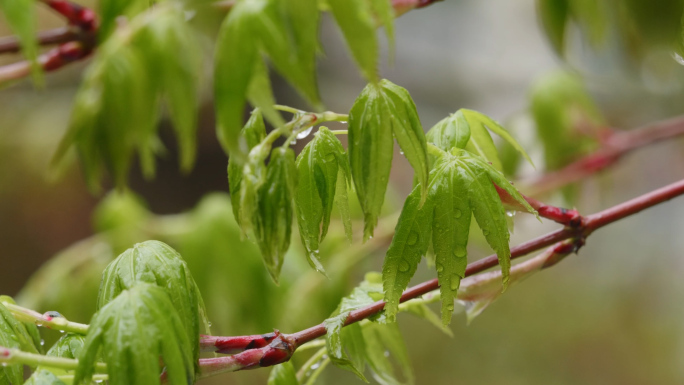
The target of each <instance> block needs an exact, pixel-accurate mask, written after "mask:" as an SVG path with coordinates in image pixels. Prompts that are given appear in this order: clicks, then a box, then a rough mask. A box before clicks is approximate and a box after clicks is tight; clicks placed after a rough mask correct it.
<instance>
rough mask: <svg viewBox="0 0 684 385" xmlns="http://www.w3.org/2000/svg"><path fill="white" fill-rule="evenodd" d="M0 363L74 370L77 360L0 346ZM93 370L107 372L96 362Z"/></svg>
mask: <svg viewBox="0 0 684 385" xmlns="http://www.w3.org/2000/svg"><path fill="white" fill-rule="evenodd" d="M0 363H2V364H8V365H11V364H23V365H28V366H33V367H35V366H46V367H50V368H56V369H63V370H76V368H77V367H78V360H76V359H72V358H63V357H50V356H44V355H42V354H35V353H27V352H23V351H21V350H19V349H8V348H5V347H2V346H0ZM95 371H96V372H99V373H106V372H107V365H106V364H104V363H102V362H98V363H96V364H95Z"/></svg>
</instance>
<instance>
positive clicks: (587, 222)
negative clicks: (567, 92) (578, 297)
mask: <svg viewBox="0 0 684 385" xmlns="http://www.w3.org/2000/svg"><path fill="white" fill-rule="evenodd" d="M683 194H684V180H681V181H679V182H676V183H673V184H671V185H668V186H665V187H663V188H660V189H658V190H655V191H652V192H650V193H648V194H645V195H642V196H640V197H638V198H634V199H632V200H629V201H627V202H624V203H622V204H619V205H617V206H614V207H611V208H609V209H606V210H603V211H601V212H598V213H596V214H592V215H589V216H586V217H580V218H582V219H581V221H580V223H578V224H577V225H576V226H574V227H570V226H566V227H565V228H563V229H560V230H556V231H554V232H552V233H549V234H547V235H544V236H541V237H538V238H535V239H533V240H530V241H527V242H525V243H523V244H521V245H518V246H516V247H514V248H512V249H511V259H514V258H519V257H522V256H524V255H527V254H529V253H531V252H533V251H536V250H539V249H542V248H544V247H547V246H551V245H554V244H555V246H554V248H553V250H552V251H553V254H554V255H556V256H557V258H552V259H551V260H549V261H548V262H547V263H546V264H545V266H544V267H549V266H552V265H554V264H555V263H557V262H558V261H560V260H561V259H562V258H563V257H564V256H566V255H568V254H569V253H571V252H576V251H577V250H578V249H579V248H580V247H581V246H582V245H584V240H585V238H586V237H587V236H589V235H590V234H591V233H593V232H594V231H595V230H598V229H599V228H601V227H604V226H606V225H609V224H611V223H613V222H616V221H618V220H620V219H623V218H625V217H628V216H631V215H634V214H636V213H638V212H640V211H642V210H645V209H647V208H650V207H653V206H655V205H658V204H660V203H663V202H665V201H668V200H670V199H672V198H675V197H677V196H680V195H683ZM566 240H571V242H567V241H566ZM496 265H498V257H497V256H496V255H490V256H489V257H486V258H483V259H481V260H479V261H476V262H473V263H471V264H469V265H468V267H467V268H466V273H465V275H466V277H467V276H471V275H473V274H476V273H480V272H483V271H484V270H487V269H489V268H491V267H494V266H496ZM438 288H439V282H438V281H437V279H432V280H430V281H427V282H423V283H421V284H418V285H416V286H413V287H411V288H409V289H407V290H406V291H404V293H403V295H402V296H401V300H400V302H405V301H408V300H411V299H414V298H418V297H420V296H421V295H424V294H427V293H429V292H431V291H433V290H436V289H438ZM384 307H385V302H384V301H378V302H375V303H373V304H371V305H368V306H366V307H364V308H361V309H358V310H355V311H352V312H351V313H350V314H349V316H348V317H347V320H346V321H345V325H349V324H353V323H355V322H359V321H361V320H363V319H366V318H368V317H370V316H372V315H375V314H377V313H379V312H381V311H382V310H383V309H384ZM325 334H326V328H325V324H323V323H321V324H318V325H316V326H313V327H310V328H308V329H305V330H302V331H299V332H297V333H293V334H289V335H278V333H277V332H276V336H277V338H276V339H274V340H273V341H272V342H271V343H270V344H269V345H268V346H266V347H261V348H259V349H252V350H245V351H243V352H242V353H239V354H236V355H234V356H229V357H220V358H210V359H200V366H201V367H202V368H203V375H213V374H216V373H218V372H226V371H235V370H242V369H250V368H254V367H262V366H268V365H264V364H269V362H268V361H266V362H264V361H263V359H262V357H264V356H265V355H266V354H276V351H277V353H278V354H284V353H286V352H290V351H291V352H292V353H293V352H294V350H295V349H296V348H297V347H298V346H301V345H303V344H305V343H307V342H310V341H312V340H314V339H316V338H319V337H321V336H323V335H325ZM205 338H207V337H205ZM208 338H212V339H213V342H208V343H207V345H210V344H211V343H214V344H215V341H218V340H219V339H221V338H222V337H208ZM223 338H228V339H232V340H234V341H237V338H238V337H223ZM250 338H252V339H251V340H250ZM260 338H263V336H247V337H243V340H242V341H241V342H240V343H241V344H242V345H241V346H240V347H239V348H240V349H242V348H244V349H249V348H248V347H247V345H245V342H247V341H253V340H254V339H260ZM282 341H285V343H286V344H287V349H283V348H282V346H281V345H282V344H283V342H282ZM249 343H252V342H247V344H249ZM252 355H255V358H249V359H248V357H252ZM290 356H291V354H290ZM290 356H287V357H286V358H285V357H281V356H278V357H279V359H278V360H275V361H279V362H276V363H280V362H284V361H287V360H288V359H289V358H290ZM256 357H258V359H256ZM239 360H246V361H244V362H238V361H239ZM250 360H251V361H250ZM257 364H258V365H257Z"/></svg>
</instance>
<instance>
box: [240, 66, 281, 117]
mask: <svg viewBox="0 0 684 385" xmlns="http://www.w3.org/2000/svg"><path fill="white" fill-rule="evenodd" d="M247 100H248V101H249V103H250V104H252V105H253V106H256V107H257V108H259V110H261V111H262V113H263V115H264V117H265V118H266V120H267V121H268V122H269V123H271V124H272V125H273V126H274V127H281V126H283V125H284V124H285V120H283V117H282V115H280V112H278V111H277V110H276V109H275V108H274V107H273V106H274V105H275V97H274V96H273V90H272V89H271V79H270V78H269V74H268V67H267V66H266V63H264V61H263V60H262V59H257V60H256V61H255V63H254V70H253V72H252V80H251V81H250V82H249V86H248V87H247Z"/></svg>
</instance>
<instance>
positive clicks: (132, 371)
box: [74, 283, 197, 385]
mask: <svg viewBox="0 0 684 385" xmlns="http://www.w3.org/2000/svg"><path fill="white" fill-rule="evenodd" d="M181 310H182V309H181V308H178V306H177V305H174V304H173V303H172V301H171V300H170V299H169V296H168V294H167V291H165V290H164V289H162V288H160V287H158V286H154V285H149V284H145V283H138V284H137V285H135V286H134V287H133V288H131V289H128V290H124V291H122V292H121V293H120V294H119V296H118V297H116V298H115V299H114V300H113V301H111V302H109V303H107V305H105V306H104V307H102V308H101V309H100V310H99V311H98V312H97V313H96V314H95V315H94V316H93V320H92V322H91V324H90V328H89V330H88V335H87V336H86V341H85V345H84V347H83V350H82V351H81V354H80V356H79V366H78V369H77V370H76V376H75V379H74V384H76V385H79V384H85V383H88V382H89V381H90V379H91V377H92V375H93V370H94V365H93V364H94V363H95V362H96V360H97V358H98V353H100V352H101V354H102V357H103V359H104V362H105V363H106V364H107V374H108V375H109V383H110V384H112V385H138V384H139V385H143V384H144V385H150V384H160V374H161V370H162V367H160V357H161V360H162V361H163V365H164V367H165V368H166V369H165V370H166V379H167V382H168V383H169V384H172V385H187V384H189V383H192V382H193V381H194V368H195V365H196V360H197V358H196V356H195V355H194V354H193V353H194V351H195V349H196V348H195V349H193V347H194V346H195V345H191V342H190V339H189V338H188V335H187V333H186V329H185V328H184V326H183V322H182V321H181V318H179V316H178V311H181Z"/></svg>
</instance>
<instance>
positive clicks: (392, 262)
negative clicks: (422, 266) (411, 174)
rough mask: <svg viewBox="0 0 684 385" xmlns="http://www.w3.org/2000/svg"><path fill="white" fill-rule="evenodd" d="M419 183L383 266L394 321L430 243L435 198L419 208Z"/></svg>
mask: <svg viewBox="0 0 684 385" xmlns="http://www.w3.org/2000/svg"><path fill="white" fill-rule="evenodd" d="M421 189H422V187H421V186H416V187H415V188H414V189H413V192H411V194H410V195H409V196H408V198H406V201H405V202H404V208H403V209H402V210H401V215H400V216H399V220H398V221H397V227H396V230H395V232H394V237H393V238H392V243H391V244H390V246H389V249H388V250H387V255H386V256H385V262H384V263H383V265H382V281H383V288H384V293H385V301H386V302H387V304H386V305H385V312H386V314H387V317H388V318H389V319H390V320H391V321H393V320H394V319H395V316H396V314H397V310H398V308H399V298H401V294H402V292H403V291H404V289H405V288H406V287H407V286H408V284H409V281H410V280H411V277H413V275H414V274H415V273H416V269H417V268H418V263H420V260H421V258H422V257H423V255H425V253H426V252H427V249H428V245H429V244H430V235H431V230H432V229H431V224H432V218H433V205H434V203H433V201H432V200H428V201H427V202H426V203H425V204H424V205H423V207H422V208H421V207H420V200H421V199H420V195H421V193H420V191H421Z"/></svg>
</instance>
